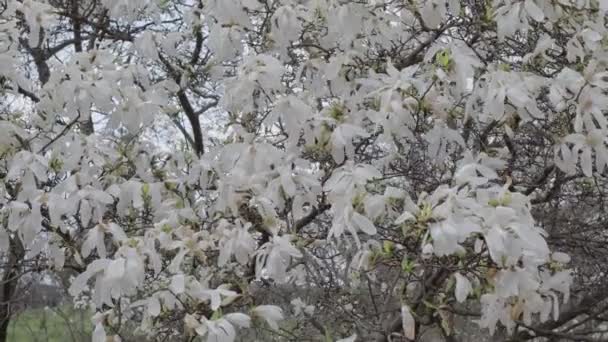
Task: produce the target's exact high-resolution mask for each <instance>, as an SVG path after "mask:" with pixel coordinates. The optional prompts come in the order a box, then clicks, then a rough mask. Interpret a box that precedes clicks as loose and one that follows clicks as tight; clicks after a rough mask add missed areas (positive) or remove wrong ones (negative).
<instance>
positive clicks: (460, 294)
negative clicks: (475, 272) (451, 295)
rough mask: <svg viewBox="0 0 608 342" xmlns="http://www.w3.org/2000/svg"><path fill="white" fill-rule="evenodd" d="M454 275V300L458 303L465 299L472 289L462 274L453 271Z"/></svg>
mask: <svg viewBox="0 0 608 342" xmlns="http://www.w3.org/2000/svg"><path fill="white" fill-rule="evenodd" d="M454 277H456V291H455V294H456V300H457V301H458V302H459V303H462V302H464V301H465V300H466V299H467V297H468V295H469V294H470V293H471V291H473V287H472V286H471V282H470V281H469V279H468V278H467V277H465V276H463V275H462V274H460V273H454Z"/></svg>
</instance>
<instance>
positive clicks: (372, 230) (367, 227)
mask: <svg viewBox="0 0 608 342" xmlns="http://www.w3.org/2000/svg"><path fill="white" fill-rule="evenodd" d="M352 220H353V223H355V224H356V225H357V227H358V228H359V229H360V230H361V231H362V232H364V233H365V234H367V235H375V234H376V233H377V230H376V227H375V226H374V224H373V223H372V221H370V220H369V219H368V218H367V217H365V216H363V215H361V214H359V213H357V212H353V217H352Z"/></svg>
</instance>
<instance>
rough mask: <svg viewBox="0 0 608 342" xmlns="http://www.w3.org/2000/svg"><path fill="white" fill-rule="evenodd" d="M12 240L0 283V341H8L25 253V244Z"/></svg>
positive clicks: (16, 239) (15, 239)
mask: <svg viewBox="0 0 608 342" xmlns="http://www.w3.org/2000/svg"><path fill="white" fill-rule="evenodd" d="M10 242H11V248H10V250H9V253H10V254H9V255H8V260H7V268H6V271H5V272H4V274H3V275H2V283H1V284H0V342H7V341H8V327H9V324H10V322H11V317H12V315H13V313H14V312H13V307H12V306H13V304H14V296H15V291H16V290H17V285H18V283H19V278H20V270H19V268H20V267H19V266H20V265H19V262H20V261H21V260H23V257H24V255H25V251H24V249H23V245H22V244H21V242H20V241H19V239H18V238H14V239H11V241H10Z"/></svg>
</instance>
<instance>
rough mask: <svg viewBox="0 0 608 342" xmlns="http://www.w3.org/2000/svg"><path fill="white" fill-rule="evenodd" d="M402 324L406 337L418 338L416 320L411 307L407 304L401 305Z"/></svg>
mask: <svg viewBox="0 0 608 342" xmlns="http://www.w3.org/2000/svg"><path fill="white" fill-rule="evenodd" d="M401 324H402V325H403V333H404V335H405V337H406V338H407V339H410V340H414V339H415V338H416V320H414V316H412V312H411V311H410V307H409V306H407V305H403V306H402V307H401Z"/></svg>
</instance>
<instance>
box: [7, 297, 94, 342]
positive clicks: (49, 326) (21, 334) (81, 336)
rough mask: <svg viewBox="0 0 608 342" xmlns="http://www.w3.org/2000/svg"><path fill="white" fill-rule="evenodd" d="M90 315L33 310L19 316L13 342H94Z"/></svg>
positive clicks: (11, 333) (66, 308) (13, 325)
mask: <svg viewBox="0 0 608 342" xmlns="http://www.w3.org/2000/svg"><path fill="white" fill-rule="evenodd" d="M91 331H92V324H91V320H90V314H89V313H88V312H86V311H83V310H75V309H73V308H71V307H69V306H61V307H57V308H49V309H31V310H26V311H24V312H22V313H20V314H17V315H15V316H14V317H13V318H12V320H11V324H10V327H9V332H8V341H9V342H84V341H90V340H91V337H90V336H91V335H90V334H91Z"/></svg>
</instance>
